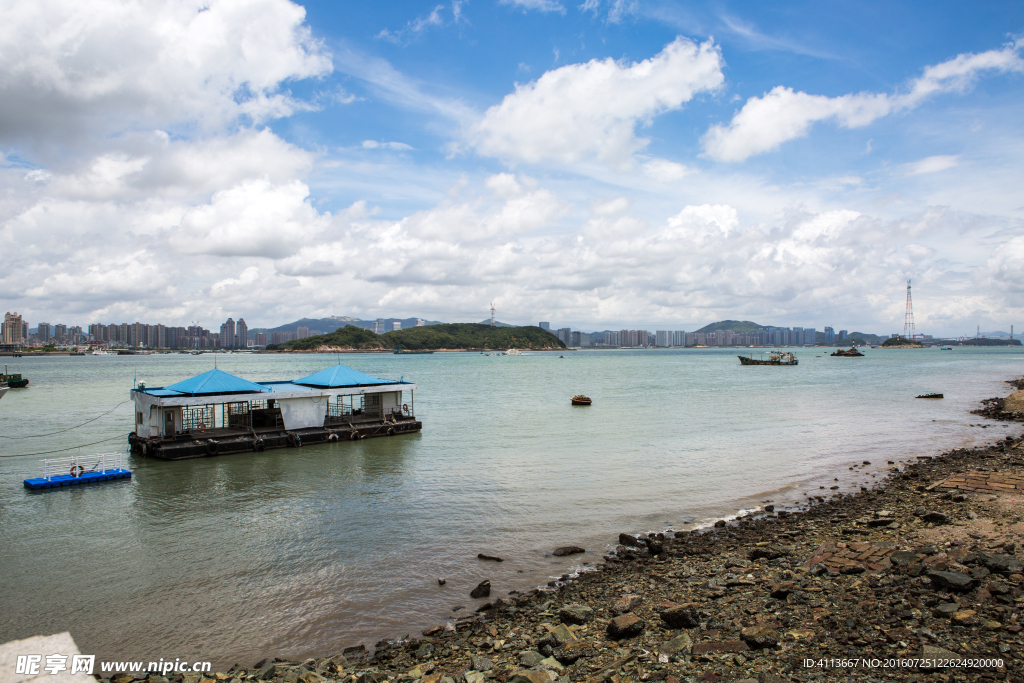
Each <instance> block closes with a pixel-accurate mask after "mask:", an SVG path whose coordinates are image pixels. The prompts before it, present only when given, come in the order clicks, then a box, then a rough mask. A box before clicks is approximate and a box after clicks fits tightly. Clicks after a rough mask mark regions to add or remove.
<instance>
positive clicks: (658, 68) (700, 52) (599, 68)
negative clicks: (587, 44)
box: [469, 38, 724, 167]
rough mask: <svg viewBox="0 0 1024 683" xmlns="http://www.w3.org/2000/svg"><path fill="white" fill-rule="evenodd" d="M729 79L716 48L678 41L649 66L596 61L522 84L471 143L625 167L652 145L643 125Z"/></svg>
mask: <svg viewBox="0 0 1024 683" xmlns="http://www.w3.org/2000/svg"><path fill="white" fill-rule="evenodd" d="M723 79H724V76H723V75H722V56H721V54H720V52H719V50H718V48H717V47H715V46H714V45H713V44H712V43H711V42H710V41H708V42H705V43H702V44H701V45H697V44H695V43H693V42H691V41H689V40H686V39H685V38H677V39H676V40H675V41H673V42H672V43H669V44H668V45H667V46H666V47H665V49H664V50H662V51H661V52H660V53H658V54H657V55H655V56H654V57H652V58H650V59H646V60H644V61H642V62H635V63H629V64H626V63H620V62H616V61H614V60H612V59H605V60H600V61H599V60H596V59H595V60H591V61H589V62H587V63H585V64H571V65H568V66H563V67H561V68H558V69H554V70H552V71H548V72H547V73H545V74H544V75H543V76H541V77H540V78H539V79H537V80H536V81H533V82H531V83H527V84H525V85H517V86H516V90H515V92H513V93H511V94H509V95H507V96H506V97H505V99H504V100H503V101H502V103H501V104H499V105H495V106H493V107H491V108H490V109H488V110H487V112H486V114H485V115H484V117H483V119H482V120H481V121H480V122H479V123H477V124H476V125H475V126H474V127H473V129H472V130H471V131H470V133H469V138H470V140H471V141H472V143H473V144H474V145H475V146H476V149H477V151H478V152H480V153H481V154H484V155H487V156H495V157H501V158H504V159H508V160H513V161H527V162H540V161H546V160H554V161H558V162H562V163H571V162H576V161H580V160H584V159H589V158H596V159H598V160H600V161H603V162H605V163H608V164H611V165H613V166H617V167H624V166H627V165H629V164H630V162H631V159H632V155H633V154H634V153H635V152H637V151H638V150H640V149H642V148H643V147H644V145H646V144H647V141H646V140H645V139H643V138H638V137H637V136H636V135H635V128H636V126H637V125H638V124H639V123H643V122H646V121H648V120H650V119H651V118H652V117H654V116H656V115H658V114H660V113H662V112H665V111H669V110H673V109H678V108H680V107H681V106H682V105H683V104H684V103H685V102H688V101H689V100H690V99H692V98H693V97H694V95H696V94H697V93H699V92H702V91H709V90H714V89H715V88H717V87H718V86H719V85H721V83H722V81H723Z"/></svg>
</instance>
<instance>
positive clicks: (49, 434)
mask: <svg viewBox="0 0 1024 683" xmlns="http://www.w3.org/2000/svg"><path fill="white" fill-rule="evenodd" d="M128 401H131V399H127V400H125V401H121V402H120V403H118V404H117V405H116V406H114V407H113V408H111V409H110V410H108V411H107V412H105V413H103V414H102V415H97V416H96V417H94V418H92V419H91V420H87V421H86V422H83V423H82V424H80V425H75V426H74V427H68V428H67V429H61V430H60V431H56V432H50V433H48V434H30V435H29V436H6V435H4V434H0V439H39V438H41V437H44V436H53V435H54V434H63V433H64V432H70V431H71V430H72V429H78V428H79V427H84V426H85V425H87V424H89V423H90V422H95V421H96V420H98V419H100V418H101V417H104V416H105V415H110V414H111V413H112V412H114V411H115V410H117V409H118V408H120V407H121V406H123V405H124V404H125V403H128Z"/></svg>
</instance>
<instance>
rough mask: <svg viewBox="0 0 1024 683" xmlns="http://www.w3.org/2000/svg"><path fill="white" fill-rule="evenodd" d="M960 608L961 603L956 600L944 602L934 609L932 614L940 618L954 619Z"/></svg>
mask: <svg viewBox="0 0 1024 683" xmlns="http://www.w3.org/2000/svg"><path fill="white" fill-rule="evenodd" d="M959 610H960V605H958V604H956V603H955V602H942V603H939V606H938V607H936V608H935V609H933V610H932V616H933V617H936V618H938V619H952V618H953V615H954V614H956V613H957V612H958V611H959Z"/></svg>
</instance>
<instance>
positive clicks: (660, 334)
mask: <svg viewBox="0 0 1024 683" xmlns="http://www.w3.org/2000/svg"><path fill="white" fill-rule="evenodd" d="M654 337H655V341H654V343H655V345H656V346H672V330H657V331H656V332H655V333H654Z"/></svg>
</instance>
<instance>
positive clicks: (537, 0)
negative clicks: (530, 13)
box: [499, 0, 565, 14]
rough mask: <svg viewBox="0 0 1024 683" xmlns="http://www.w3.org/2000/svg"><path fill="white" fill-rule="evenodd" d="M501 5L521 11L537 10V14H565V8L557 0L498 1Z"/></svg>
mask: <svg viewBox="0 0 1024 683" xmlns="http://www.w3.org/2000/svg"><path fill="white" fill-rule="evenodd" d="M499 4H502V5H514V6H516V7H519V8H522V9H523V10H530V9H532V10H537V11H538V12H560V13H562V14H565V6H564V5H562V3H560V2H557V0H499Z"/></svg>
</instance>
